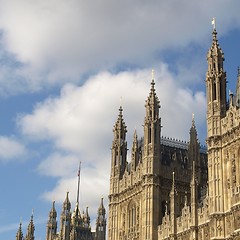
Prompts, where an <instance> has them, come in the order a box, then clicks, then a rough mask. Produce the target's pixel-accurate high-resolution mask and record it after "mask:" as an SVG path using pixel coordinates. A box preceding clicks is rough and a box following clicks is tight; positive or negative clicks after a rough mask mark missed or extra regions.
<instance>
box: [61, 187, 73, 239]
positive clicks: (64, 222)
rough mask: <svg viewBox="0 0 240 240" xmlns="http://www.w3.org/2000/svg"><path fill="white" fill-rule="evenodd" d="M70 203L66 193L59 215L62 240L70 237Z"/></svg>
mask: <svg viewBox="0 0 240 240" xmlns="http://www.w3.org/2000/svg"><path fill="white" fill-rule="evenodd" d="M70 210H71V203H70V201H69V197H68V192H67V195H66V199H65V201H64V202H63V208H62V213H61V230H60V235H61V238H63V239H64V240H69V237H70V226H71V212H70Z"/></svg>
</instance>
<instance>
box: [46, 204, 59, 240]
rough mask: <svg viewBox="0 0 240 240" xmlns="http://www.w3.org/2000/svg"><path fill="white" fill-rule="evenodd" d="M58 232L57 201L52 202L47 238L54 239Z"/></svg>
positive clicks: (48, 239)
mask: <svg viewBox="0 0 240 240" xmlns="http://www.w3.org/2000/svg"><path fill="white" fill-rule="evenodd" d="M56 234H57V211H56V209H55V201H53V203H52V209H51V211H50V212H49V218H48V223H47V237H46V240H53V239H54V238H55V236H56Z"/></svg>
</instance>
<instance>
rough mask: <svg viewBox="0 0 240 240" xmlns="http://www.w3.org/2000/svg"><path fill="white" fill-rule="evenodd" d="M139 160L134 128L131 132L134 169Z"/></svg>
mask: <svg viewBox="0 0 240 240" xmlns="http://www.w3.org/2000/svg"><path fill="white" fill-rule="evenodd" d="M138 161H139V153H138V138H137V131H136V129H135V130H134V134H133V145H132V161H131V164H132V166H131V167H132V169H133V170H136V167H137V165H138Z"/></svg>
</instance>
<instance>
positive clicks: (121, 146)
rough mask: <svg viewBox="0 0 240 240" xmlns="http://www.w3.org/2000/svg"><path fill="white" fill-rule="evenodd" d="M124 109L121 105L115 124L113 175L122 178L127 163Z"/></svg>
mask: <svg viewBox="0 0 240 240" xmlns="http://www.w3.org/2000/svg"><path fill="white" fill-rule="evenodd" d="M122 112H123V109H122V107H121V106H120V108H119V114H118V119H117V121H116V123H115V125H114V128H113V133H114V139H113V143H112V175H113V176H118V177H119V178H120V179H121V178H122V176H123V174H124V171H125V169H126V165H127V159H126V158H127V142H126V133H127V127H126V124H125V122H124V119H123V114H122Z"/></svg>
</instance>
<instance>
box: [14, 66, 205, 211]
mask: <svg viewBox="0 0 240 240" xmlns="http://www.w3.org/2000/svg"><path fill="white" fill-rule="evenodd" d="M155 75H156V80H155V81H156V85H155V87H156V92H157V95H158V96H159V99H160V102H161V106H162V107H161V109H160V115H161V117H162V125H163V134H162V135H164V136H170V137H176V138H179V139H184V140H188V137H189V129H190V126H191V115H192V112H194V113H195V116H196V122H197V125H198V126H200V127H201V126H203V125H204V124H205V95H204V93H203V92H195V93H194V92H192V91H190V90H189V89H187V88H183V87H181V86H180V85H179V84H176V83H175V81H174V79H173V77H174V76H173V75H172V74H171V73H170V72H169V70H168V68H167V66H166V65H164V64H161V65H160V69H158V70H157V71H156V74H155ZM150 82H151V70H150V69H144V70H138V71H133V72H121V73H118V74H111V73H109V72H102V73H99V74H97V75H96V76H93V77H91V78H90V79H88V81H87V82H86V83H85V84H84V85H82V86H75V85H73V84H66V85H65V86H64V87H63V88H62V90H61V93H60V95H59V96H57V97H52V98H48V99H46V100H45V101H44V102H41V103H38V104H37V105H36V106H35V108H34V110H33V112H32V113H31V114H27V115H24V116H22V117H21V118H19V119H18V121H19V122H18V124H19V127H20V129H21V131H22V133H23V134H24V135H25V136H27V137H28V138H29V139H31V140H34V141H45V140H47V141H50V143H52V144H53V149H54V150H53V153H50V155H49V156H48V157H47V158H45V159H44V160H43V161H42V162H41V163H40V164H39V167H38V171H39V172H40V173H41V174H44V175H47V176H52V177H58V180H57V183H56V186H55V188H53V189H49V190H47V191H46V192H45V193H44V194H43V195H42V198H44V199H45V200H48V201H50V200H53V199H54V200H56V201H58V202H62V201H63V199H64V198H65V192H66V191H70V193H71V194H70V196H71V199H73V200H74V199H76V189H77V176H76V173H77V169H78V163H79V161H82V163H83V170H82V177H81V179H82V184H81V189H82V190H81V191H82V192H81V201H82V203H81V206H86V205H87V204H88V205H89V206H90V207H91V209H93V211H91V213H92V214H95V213H96V209H97V207H98V205H99V198H100V197H101V196H104V197H105V199H107V194H108V191H109V169H110V157H111V154H110V147H111V142H112V137H113V133H112V127H113V125H114V122H115V121H116V119H117V115H118V108H119V105H120V97H121V96H122V97H123V109H124V118H125V122H126V124H127V127H128V148H129V149H131V142H132V138H133V131H134V128H136V129H137V131H138V135H139V137H141V136H142V134H143V131H142V130H143V129H142V124H143V121H144V115H145V108H144V101H145V100H146V98H147V96H148V94H149V91H150ZM73 202H74V201H73Z"/></svg>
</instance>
